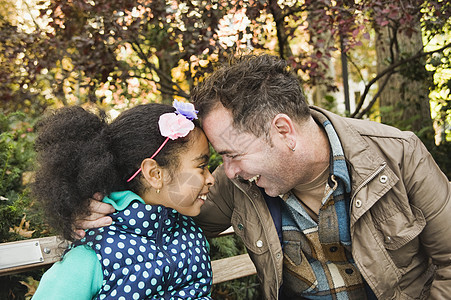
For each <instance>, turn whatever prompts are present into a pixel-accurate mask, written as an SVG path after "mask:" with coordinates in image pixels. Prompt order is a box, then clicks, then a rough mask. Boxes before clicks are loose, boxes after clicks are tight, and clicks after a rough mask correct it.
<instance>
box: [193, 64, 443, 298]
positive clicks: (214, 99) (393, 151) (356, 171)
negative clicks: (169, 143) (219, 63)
mask: <svg viewBox="0 0 451 300" xmlns="http://www.w3.org/2000/svg"><path fill="white" fill-rule="evenodd" d="M192 100H193V102H194V104H195V106H196V108H197V109H198V110H199V111H200V114H199V116H200V118H201V121H202V125H203V129H204V131H205V133H206V134H207V136H208V138H209V140H210V142H211V144H212V146H213V147H214V148H215V150H216V151H217V152H218V153H219V154H221V155H222V157H223V165H222V166H221V167H219V168H218V169H217V170H216V171H215V174H214V175H215V179H216V184H215V186H213V187H212V189H211V191H210V194H209V199H208V200H207V202H206V204H205V205H204V207H203V209H202V212H201V214H200V215H199V216H198V217H197V219H196V220H197V222H198V223H199V224H200V225H201V226H202V227H203V228H204V232H205V233H206V234H207V235H209V236H214V235H216V234H218V233H220V232H221V231H223V230H225V229H226V228H228V227H229V226H230V225H232V226H233V228H234V230H235V233H236V234H237V235H239V236H240V237H241V238H242V239H243V241H244V243H245V245H246V247H247V250H248V253H249V255H250V257H251V259H252V261H253V262H254V264H255V266H256V269H257V274H258V277H259V279H260V281H261V283H262V290H263V295H264V298H265V299H300V298H307V299H376V298H378V299H446V298H447V297H448V298H449V295H451V239H450V238H449V237H450V236H451V220H450V217H449V216H451V201H450V194H451V193H450V190H451V186H450V183H449V181H448V179H447V178H446V176H445V175H444V174H443V173H442V172H441V171H440V169H439V167H438V166H437V165H436V163H435V162H434V161H433V159H432V158H431V156H430V154H429V153H428V151H427V150H426V149H425V147H424V145H423V144H422V143H421V142H420V141H419V139H418V138H417V137H416V136H415V135H414V134H413V133H410V132H401V131H399V130H397V129H395V128H392V127H389V126H385V125H382V124H378V123H375V122H370V121H362V120H356V119H348V118H343V117H340V116H337V115H334V114H332V113H330V112H327V111H325V110H322V109H320V108H316V107H310V108H309V107H308V105H307V103H306V101H305V98H304V95H303V92H302V90H301V88H300V85H299V82H298V80H297V78H296V77H295V76H294V75H293V74H292V73H290V72H289V71H288V70H287V65H286V62H284V61H283V60H280V59H278V58H276V57H273V56H269V55H261V56H244V57H242V58H240V59H238V61H237V62H235V63H234V64H232V65H230V66H227V67H223V68H222V69H219V70H218V71H216V72H215V73H214V74H213V75H211V76H210V77H208V78H207V79H206V80H205V81H204V82H203V83H202V84H201V85H199V86H198V87H197V88H196V89H195V90H194V91H193V94H192Z"/></svg>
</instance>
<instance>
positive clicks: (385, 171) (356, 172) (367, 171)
mask: <svg viewBox="0 0 451 300" xmlns="http://www.w3.org/2000/svg"><path fill="white" fill-rule="evenodd" d="M310 109H311V110H313V111H317V112H320V113H322V114H323V115H325V116H326V117H327V118H328V119H329V120H330V122H331V123H332V125H333V127H334V129H335V131H336V132H337V134H338V137H339V139H340V142H341V145H342V147H343V152H344V156H345V159H346V162H347V165H348V169H349V174H350V176H351V185H352V190H351V204H350V205H351V227H352V225H353V224H354V223H355V221H356V220H357V219H359V218H360V217H361V216H362V215H363V214H364V213H365V212H366V211H367V210H368V209H370V208H371V207H372V206H373V205H374V203H376V202H377V201H378V200H379V199H380V198H381V197H382V196H383V195H384V194H385V193H386V192H387V191H388V190H390V189H391V188H392V187H393V185H395V184H396V182H397V181H398V180H399V179H398V177H397V176H396V175H395V173H394V172H393V171H392V170H391V169H390V168H389V167H388V166H387V162H386V161H385V159H384V158H383V157H381V156H380V155H379V154H378V153H377V152H376V151H375V150H374V149H372V148H371V147H370V145H369V144H368V142H367V141H366V140H365V139H364V138H363V137H362V135H361V134H360V133H359V132H358V130H357V127H354V126H353V125H351V124H350V120H351V119H349V118H345V117H341V116H338V115H336V114H334V113H331V112H329V111H326V110H324V109H321V108H318V107H314V106H312V107H310ZM352 120H353V121H355V119H352ZM362 125H363V123H362ZM382 175H385V176H387V178H388V179H389V180H387V181H386V183H381V182H379V180H374V179H377V178H380V177H381V176H382ZM369 184H371V188H368V186H369ZM363 190H365V197H359V201H360V202H359V204H358V206H359V207H358V209H354V208H355V205H356V203H355V200H356V197H357V196H358V193H359V192H361V191H363Z"/></svg>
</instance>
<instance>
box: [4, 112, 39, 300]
mask: <svg viewBox="0 0 451 300" xmlns="http://www.w3.org/2000/svg"><path fill="white" fill-rule="evenodd" d="M34 123H35V120H33V119H30V118H29V117H27V116H26V115H25V114H23V113H19V112H16V113H11V114H4V113H3V112H1V114H0V242H2V243H4V242H11V241H17V240H23V239H27V238H37V237H41V236H45V235H47V234H48V231H47V227H46V225H45V223H44V221H43V219H42V213H41V212H40V211H39V209H38V208H36V207H34V206H33V201H32V199H31V197H30V190H29V188H28V186H27V181H30V178H27V176H30V174H32V171H33V164H34V158H35V151H34V148H33V144H34V139H35V133H34V130H33V124H34ZM42 273H43V270H36V271H33V272H25V273H20V274H17V275H11V276H3V277H2V278H1V280H0V282H1V283H0V299H29V298H30V297H31V296H30V295H28V292H29V291H32V290H33V288H34V286H35V282H36V280H38V279H39V278H40V277H41V276H42Z"/></svg>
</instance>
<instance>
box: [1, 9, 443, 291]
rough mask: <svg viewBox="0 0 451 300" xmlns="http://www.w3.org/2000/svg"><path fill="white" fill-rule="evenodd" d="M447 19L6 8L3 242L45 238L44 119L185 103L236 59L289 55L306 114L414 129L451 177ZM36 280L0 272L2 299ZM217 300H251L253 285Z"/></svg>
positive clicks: (349, 12) (321, 12)
mask: <svg viewBox="0 0 451 300" xmlns="http://www.w3.org/2000/svg"><path fill="white" fill-rule="evenodd" d="M450 16H451V3H450V1H446V0H440V1H438V0H437V1H416V0H391V1H384V0H380V1H379V0H370V1H368V0H354V1H352V0H345V1H328V0H304V1H284V0H241V1H240V0H237V1H234V0H232V1H230V0H227V1H226V0H218V1H210V0H192V1H171V0H166V1H163V0H47V1H38V0H0V101H1V105H0V112H1V113H0V242H9V241H15V240H21V239H27V238H36V237H43V236H49V235H52V230H51V228H48V226H47V225H46V224H45V222H44V220H43V218H42V212H40V210H39V207H36V206H35V205H34V203H33V199H32V198H31V197H30V192H29V188H28V184H29V183H30V182H31V181H32V178H33V169H34V150H33V141H34V138H35V130H34V125H35V124H36V122H37V121H38V120H39V118H40V117H41V116H42V115H43V114H44V113H45V112H46V110H49V109H55V108H59V107H62V106H68V105H82V106H83V107H85V108H90V107H100V108H102V109H104V110H105V111H106V112H107V113H108V115H109V116H110V118H111V119H113V118H114V117H115V116H117V115H118V114H119V113H120V112H121V111H122V110H124V109H126V108H129V107H132V106H134V105H137V104H140V103H148V102H161V103H168V104H171V103H172V101H173V99H178V100H182V101H189V95H190V91H191V90H192V88H193V87H194V86H196V84H197V83H199V82H201V81H202V80H203V79H204V78H205V76H208V74H210V73H211V72H212V71H213V70H215V69H216V68H218V67H219V66H220V65H221V64H223V63H227V61H228V60H229V59H230V58H231V57H232V56H234V55H240V54H250V53H255V54H257V53H268V54H273V55H277V56H279V57H281V58H284V59H286V60H287V61H288V62H289V65H290V67H291V69H292V70H293V71H294V72H296V74H297V75H298V76H299V78H300V80H301V83H302V85H303V88H304V90H305V94H306V96H307V99H308V101H309V103H310V104H312V105H317V106H320V107H323V108H326V109H329V110H331V111H333V112H336V113H338V114H340V115H344V116H349V117H353V118H364V119H371V120H374V121H378V122H382V123H385V124H389V125H393V126H395V127H398V128H399V129H402V130H410V131H413V132H415V133H416V134H417V135H418V136H419V137H420V138H421V139H422V141H423V142H424V143H425V145H426V146H427V148H428V149H429V151H430V152H431V154H432V155H433V156H434V158H435V160H436V161H437V163H438V164H439V166H440V167H441V169H442V170H443V171H444V172H445V173H446V174H447V176H448V178H450V175H451V162H450V159H449V157H450V153H451V151H450V150H451V146H450V145H451V131H450V129H451V128H450V123H451V117H450V115H451V107H450V102H451V95H450V89H451V81H450V78H451V66H450V58H451V20H450ZM220 163H221V160H220V157H218V156H217V155H215V154H214V155H213V156H212V160H211V166H210V167H211V169H214V168H215V167H216V166H218V165H219V164H220ZM210 243H211V246H212V259H216V258H219V257H226V256H232V255H236V254H239V253H243V252H244V251H245V248H244V246H243V245H242V243H241V241H240V240H239V239H238V238H236V237H234V236H226V237H221V238H217V239H213V240H211V241H210ZM44 271H45V270H44V269H43V270H37V271H33V272H27V273H21V274H17V275H10V276H3V277H0V299H30V298H31V296H32V294H33V292H34V290H35V289H36V287H37V285H38V283H39V279H40V277H41V275H42V273H43V272H44ZM213 296H214V298H215V299H259V292H258V282H257V280H256V278H255V276H251V277H247V278H245V279H241V280H235V281H230V282H226V283H223V284H220V285H217V286H215V287H214V291H213Z"/></svg>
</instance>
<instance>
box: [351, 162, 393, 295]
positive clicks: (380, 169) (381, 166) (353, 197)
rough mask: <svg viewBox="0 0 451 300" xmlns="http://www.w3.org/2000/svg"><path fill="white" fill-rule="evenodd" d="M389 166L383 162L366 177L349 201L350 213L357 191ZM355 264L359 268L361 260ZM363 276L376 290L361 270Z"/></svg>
mask: <svg viewBox="0 0 451 300" xmlns="http://www.w3.org/2000/svg"><path fill="white" fill-rule="evenodd" d="M386 166H387V163H386V162H383V163H382V165H380V166H379V168H377V169H376V171H374V172H373V173H372V174H371V175H370V176H369V177H368V178H367V179H365V180H364V181H363V182H362V183H361V184H360V185H359V186H358V187H357V188H356V189H355V192H354V194H353V195H352V198H351V201H350V202H349V214H351V209H352V203H353V202H354V199H355V196H356V195H357V193H358V192H359V191H360V190H361V189H362V188H363V187H364V186H365V185H367V184H368V183H369V182H370V181H371V180H373V179H374V177H376V176H377V175H378V174H379V173H380V172H382V170H384V169H385V167H386ZM351 241H352V237H351ZM354 261H355V264H356V265H357V268H359V262H358V261H357V260H354ZM360 274H361V276H362V277H363V278H364V279H365V281H366V282H367V284H368V285H369V286H370V288H371V289H372V290H373V292H374V287H373V286H371V285H370V283H369V281H368V279H367V278H365V276H364V274H363V273H362V272H360Z"/></svg>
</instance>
